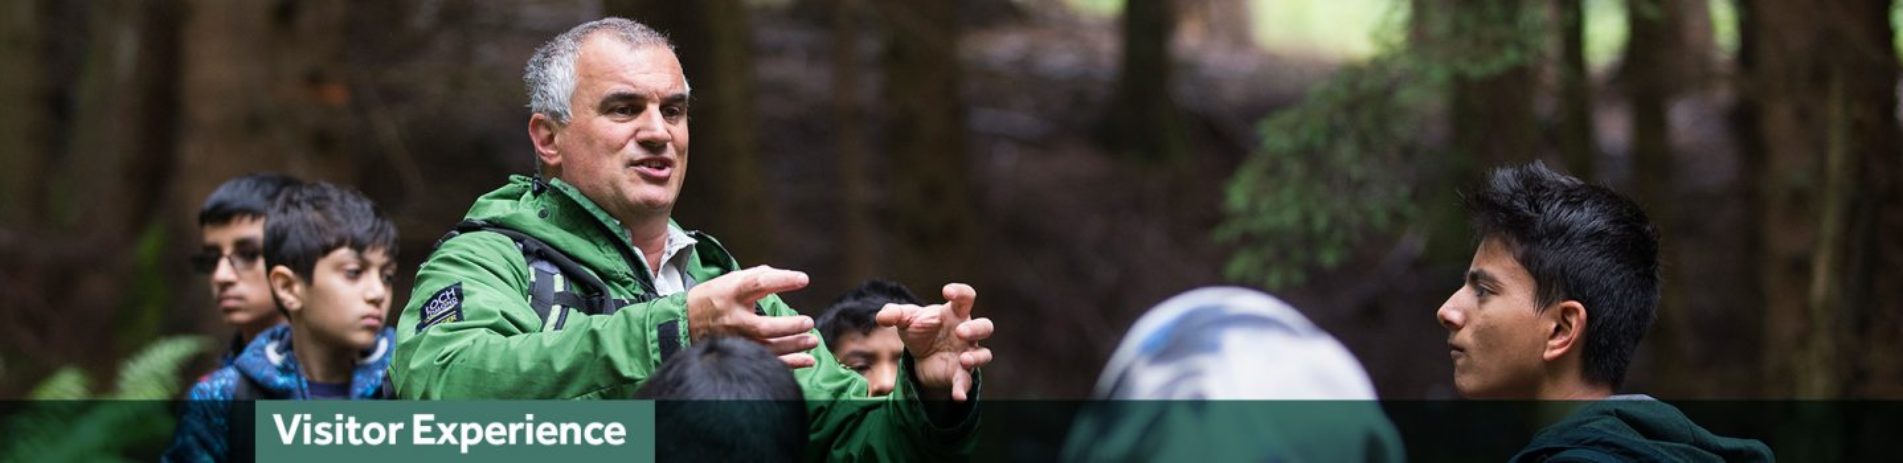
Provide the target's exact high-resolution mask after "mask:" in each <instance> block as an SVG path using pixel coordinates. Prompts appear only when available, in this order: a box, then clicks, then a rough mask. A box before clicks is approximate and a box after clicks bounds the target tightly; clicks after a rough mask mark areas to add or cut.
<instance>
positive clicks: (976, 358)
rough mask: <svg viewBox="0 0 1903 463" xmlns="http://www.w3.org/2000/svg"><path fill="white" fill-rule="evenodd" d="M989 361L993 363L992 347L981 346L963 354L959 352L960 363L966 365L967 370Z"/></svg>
mask: <svg viewBox="0 0 1903 463" xmlns="http://www.w3.org/2000/svg"><path fill="white" fill-rule="evenodd" d="M987 363H991V349H990V348H988V347H980V348H977V349H972V350H971V351H969V352H965V353H963V354H958V365H959V366H962V367H965V369H966V370H970V369H973V368H978V367H981V366H984V365H985V364H987Z"/></svg>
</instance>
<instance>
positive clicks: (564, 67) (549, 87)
mask: <svg viewBox="0 0 1903 463" xmlns="http://www.w3.org/2000/svg"><path fill="white" fill-rule="evenodd" d="M596 32H608V33H611V34H613V35H612V37H614V38H617V39H620V40H621V41H622V42H625V43H627V44H628V45H630V46H633V47H636V48H639V47H648V46H656V47H666V48H667V49H668V51H673V50H674V43H673V42H671V41H669V40H668V39H667V36H665V35H661V33H660V32H655V31H654V29H653V28H650V27H648V26H647V25H644V24H641V23H638V22H634V21H630V20H628V19H627V18H617V17H607V18H601V19H597V20H594V21H590V22H588V23H584V24H582V25H580V26H575V28H574V29H569V30H568V32H563V33H562V35H558V36H555V38H554V39H550V40H549V41H548V43H544V44H542V46H541V47H540V48H536V49H535V55H533V56H530V57H529V65H528V68H527V69H525V70H523V72H522V83H523V85H524V86H526V87H528V92H529V111H531V112H534V113H536V114H541V115H544V116H548V117H549V118H550V119H554V120H555V122H556V123H559V124H567V123H568V118H569V114H568V104H569V100H570V99H572V98H574V95H575V57H576V56H577V55H580V54H581V44H582V42H583V41H585V40H587V39H588V36H590V35H593V34H594V33H596Z"/></svg>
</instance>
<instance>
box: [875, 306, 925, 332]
mask: <svg viewBox="0 0 1903 463" xmlns="http://www.w3.org/2000/svg"><path fill="white" fill-rule="evenodd" d="M918 308H919V307H918V306H916V305H911V304H886V305H885V307H884V308H880V309H879V314H878V315H875V316H873V319H874V320H875V321H878V322H879V326H897V327H899V329H905V328H906V326H909V325H911V324H912V323H911V319H912V312H913V311H915V310H918Z"/></svg>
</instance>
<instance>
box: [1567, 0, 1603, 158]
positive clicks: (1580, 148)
mask: <svg viewBox="0 0 1903 463" xmlns="http://www.w3.org/2000/svg"><path fill="white" fill-rule="evenodd" d="M1585 3H1586V2H1585V0H1560V2H1559V24H1560V27H1559V34H1560V106H1561V111H1563V113H1562V114H1561V115H1560V119H1561V120H1560V124H1561V126H1560V150H1561V152H1562V154H1563V156H1564V157H1565V159H1566V171H1567V172H1568V173H1571V174H1572V175H1573V176H1575V177H1579V178H1582V179H1588V180H1590V179H1592V178H1593V177H1596V176H1597V175H1598V174H1597V173H1596V172H1595V171H1594V169H1595V167H1594V166H1593V164H1594V162H1593V161H1594V158H1596V157H1598V156H1599V144H1598V142H1597V141H1596V139H1595V137H1594V131H1593V98H1592V69H1591V68H1589V67H1587V65H1586V10H1585Z"/></svg>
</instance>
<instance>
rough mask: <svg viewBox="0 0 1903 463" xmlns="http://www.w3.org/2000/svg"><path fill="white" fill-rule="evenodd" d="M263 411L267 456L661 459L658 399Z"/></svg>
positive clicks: (345, 404)
mask: <svg viewBox="0 0 1903 463" xmlns="http://www.w3.org/2000/svg"><path fill="white" fill-rule="evenodd" d="M254 416H255V419H254V421H253V428H252V429H253V430H254V432H255V434H254V439H255V443H256V449H257V457H258V460H259V461H287V462H299V461H309V462H323V463H339V462H349V463H364V462H371V461H413V462H420V461H437V460H439V459H443V458H453V459H455V460H456V461H508V462H512V463H520V462H523V461H574V460H567V459H570V458H586V459H594V460H604V459H612V460H614V461H636V462H648V461H654V402H650V401H587V402H569V401H559V402H558V401H526V400H523V401H329V400H306V401H278V400H272V401H258V402H257V411H256V414H255V415H254ZM549 459H560V460H549Z"/></svg>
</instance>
